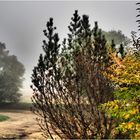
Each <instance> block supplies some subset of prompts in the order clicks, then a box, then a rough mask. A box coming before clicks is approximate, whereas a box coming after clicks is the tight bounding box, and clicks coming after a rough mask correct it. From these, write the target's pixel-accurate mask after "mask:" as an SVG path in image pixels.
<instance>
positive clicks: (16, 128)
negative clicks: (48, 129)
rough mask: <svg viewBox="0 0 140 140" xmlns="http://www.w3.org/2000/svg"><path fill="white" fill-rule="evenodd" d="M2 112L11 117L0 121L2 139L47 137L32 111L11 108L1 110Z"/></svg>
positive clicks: (38, 138)
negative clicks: (44, 135)
mask: <svg viewBox="0 0 140 140" xmlns="http://www.w3.org/2000/svg"><path fill="white" fill-rule="evenodd" d="M0 114H3V115H6V116H9V117H10V119H8V120H7V121H3V122H0V139H32V140H44V139H45V138H44V137H43V136H42V135H41V134H42V133H41V131H40V128H39V126H38V125H37V122H36V120H35V118H36V116H35V115H34V114H33V113H32V112H30V111H17V110H16V111H11V110H10V111H0Z"/></svg>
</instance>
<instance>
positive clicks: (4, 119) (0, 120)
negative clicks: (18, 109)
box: [0, 115, 9, 122]
mask: <svg viewBox="0 0 140 140" xmlns="http://www.w3.org/2000/svg"><path fill="white" fill-rule="evenodd" d="M8 119H9V117H8V116H5V115H0V122H2V121H6V120H8Z"/></svg>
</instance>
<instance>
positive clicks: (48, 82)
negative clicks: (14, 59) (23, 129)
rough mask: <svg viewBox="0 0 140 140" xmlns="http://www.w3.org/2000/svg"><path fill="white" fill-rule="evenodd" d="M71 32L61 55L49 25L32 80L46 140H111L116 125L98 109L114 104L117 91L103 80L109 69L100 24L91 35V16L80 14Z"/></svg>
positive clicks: (36, 109) (34, 98)
mask: <svg viewBox="0 0 140 140" xmlns="http://www.w3.org/2000/svg"><path fill="white" fill-rule="evenodd" d="M68 27H69V30H70V33H69V34H68V39H65V40H64V41H63V48H62V51H60V45H59V44H58V41H59V38H58V35H57V34H56V33H54V30H55V28H54V27H53V20H52V19H50V21H49V22H47V30H45V31H44V34H45V36H46V37H47V40H48V41H47V42H46V41H43V43H44V45H43V50H44V52H45V54H44V55H42V54H41V55H40V57H39V61H38V65H37V67H35V68H34V70H33V75H32V82H33V85H34V86H32V88H33V90H34V95H33V98H32V100H33V104H34V108H33V109H34V113H36V114H37V115H38V116H39V118H40V119H39V122H40V127H41V128H42V130H43V131H44V136H46V137H48V135H49V136H50V137H51V138H52V139H53V138H54V136H53V133H55V134H56V135H57V136H58V137H60V138H66V139H91V138H92V139H94V138H96V139H101V138H109V137H110V135H111V130H112V120H111V119H110V118H109V117H107V116H106V115H105V113H104V112H101V111H100V110H99V108H98V106H99V105H100V104H101V103H105V102H107V101H109V100H112V99H113V94H112V91H113V88H112V86H111V84H110V82H109V80H108V79H107V78H106V77H105V76H104V72H105V71H106V69H107V67H108V65H109V64H110V62H109V57H108V53H107V48H106V40H105V37H104V36H103V35H102V33H101V30H99V29H98V25H97V22H96V23H95V28H94V29H93V30H91V29H90V28H91V27H90V24H89V17H88V16H87V15H83V16H82V18H81V17H80V16H79V15H78V11H75V13H74V15H73V17H72V21H71V23H70V26H68ZM66 42H68V43H66ZM59 52H60V53H59Z"/></svg>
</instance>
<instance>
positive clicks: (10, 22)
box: [0, 1, 137, 94]
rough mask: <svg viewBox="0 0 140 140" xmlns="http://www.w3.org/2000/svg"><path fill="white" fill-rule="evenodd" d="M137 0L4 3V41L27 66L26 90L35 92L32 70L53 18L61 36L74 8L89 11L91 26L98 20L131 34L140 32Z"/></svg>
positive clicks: (0, 24)
mask: <svg viewBox="0 0 140 140" xmlns="http://www.w3.org/2000/svg"><path fill="white" fill-rule="evenodd" d="M135 3H136V2H135V1H123V2H122V1H115V2H114V1H85V2H84V1H77V2H74V1H69V2H66V1H63V2H60V1H57V2H55V1H52V2H50V1H43V2H37V1H35V2H28V1H26V2H24V1H22V2H14V1H13V2H12V1H11V2H8V1H5V2H4V1H1V2H0V41H1V42H3V43H5V44H6V48H7V49H8V50H9V51H10V54H14V55H16V56H17V57H18V59H19V61H20V62H22V63H23V64H24V66H25V68H26V73H25V75H24V78H25V80H24V82H23V88H22V93H24V94H28V93H31V92H32V90H31V89H30V85H31V80H30V77H31V73H32V69H33V67H34V66H35V65H36V64H37V60H38V56H39V54H40V53H42V48H41V46H42V40H43V39H45V38H44V36H43V32H42V31H43V29H45V25H46V22H47V20H48V19H49V17H53V18H54V23H55V25H56V27H57V32H58V33H59V35H60V37H61V39H62V38H63V37H66V36H67V33H68V29H67V26H68V25H69V22H70V18H71V17H72V14H73V13H74V10H76V9H77V10H78V11H79V14H80V15H82V14H87V15H89V18H90V23H91V26H93V25H94V21H98V24H99V27H100V28H102V29H103V30H106V31H109V30H112V29H113V30H118V29H120V30H122V32H123V33H124V34H125V35H127V36H128V37H131V34H130V33H131V31H132V30H134V31H137V30H136V27H137V24H136V15H137V12H136V5H135Z"/></svg>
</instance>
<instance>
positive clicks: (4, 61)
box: [0, 43, 25, 102]
mask: <svg viewBox="0 0 140 140" xmlns="http://www.w3.org/2000/svg"><path fill="white" fill-rule="evenodd" d="M24 72H25V69H24V66H23V64H22V63H21V62H19V61H18V60H17V57H16V56H14V55H9V51H7V50H6V47H5V44H3V43H0V102H17V101H19V99H20V96H21V94H20V92H19V90H20V87H21V85H22V80H23V74H24Z"/></svg>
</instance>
